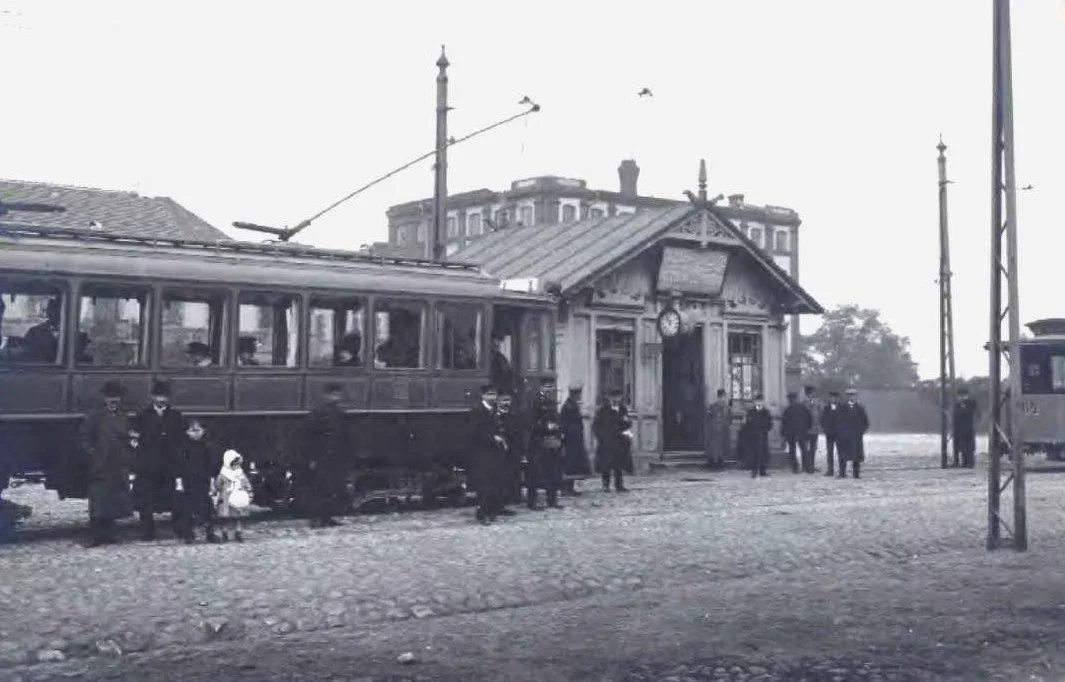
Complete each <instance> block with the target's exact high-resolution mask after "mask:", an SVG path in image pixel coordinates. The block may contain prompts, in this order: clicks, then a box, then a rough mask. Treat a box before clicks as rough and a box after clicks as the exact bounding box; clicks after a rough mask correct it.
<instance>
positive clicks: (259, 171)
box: [0, 0, 1065, 378]
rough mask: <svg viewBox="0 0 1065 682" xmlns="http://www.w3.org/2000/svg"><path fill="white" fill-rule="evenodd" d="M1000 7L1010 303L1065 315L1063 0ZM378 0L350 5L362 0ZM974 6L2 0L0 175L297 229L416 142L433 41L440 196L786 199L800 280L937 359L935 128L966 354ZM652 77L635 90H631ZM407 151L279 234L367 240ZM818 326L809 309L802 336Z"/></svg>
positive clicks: (987, 38)
mask: <svg viewBox="0 0 1065 682" xmlns="http://www.w3.org/2000/svg"><path fill="white" fill-rule="evenodd" d="M1012 6H1013V23H1012V28H1013V62H1014V69H1013V81H1014V83H1013V87H1014V112H1015V124H1014V125H1015V136H1016V147H1017V150H1016V169H1017V184H1018V185H1019V186H1022V187H1023V186H1026V185H1032V189H1031V190H1030V191H1022V192H1018V200H1017V201H1018V231H1019V243H1020V246H1019V267H1018V272H1019V273H1020V305H1019V310H1020V317H1021V321H1022V324H1023V323H1024V322H1027V321H1031V320H1034V319H1038V318H1042V317H1056V316H1061V317H1065V304H1063V303H1062V302H1061V300H1060V294H1059V290H1058V288H1057V287H1055V286H1053V284H1052V282H1054V274H1053V273H1054V272H1056V271H1057V269H1058V268H1060V267H1062V254H1063V253H1065V230H1062V227H1063V225H1062V223H1063V217H1062V215H1063V214H1062V212H1061V211H1060V210H1059V209H1058V206H1057V202H1056V201H1055V198H1054V197H1055V195H1056V194H1060V193H1061V191H1062V190H1063V189H1065V125H1063V123H1062V122H1063V121H1065V0H1023V1H1021V2H1014V3H1012ZM371 7H372V9H370V8H371ZM991 12H992V6H991V1H990V0H896V1H894V2H884V1H881V2H874V0H863V1H862V2H855V1H854V0H803V2H796V1H795V0H776V1H774V0H731V1H727V2H726V1H725V0H701V1H698V2H696V1H694V0H692V1H687V2H683V1H672V0H658V1H657V2H655V3H650V4H647V3H619V2H616V1H613V2H608V1H607V0H587V1H585V2H572V0H570V1H568V2H562V1H558V0H539V1H538V2H536V3H532V4H528V3H512V2H500V0H486V1H479V0H450V1H449V2H446V3H442V2H434V1H432V0H408V1H407V2H396V3H385V2H380V3H353V2H340V1H339V0H336V1H334V2H324V1H315V0H305V1H302V2H289V1H280V0H275V1H268V0H258V1H252V0H230V1H227V2H217V1H215V0H206V1H205V0H184V1H183V2H162V1H160V2H150V3H148V2H140V1H136V0H135V1H133V2H125V1H119V0H96V1H95V2H92V3H84V2H77V1H76V0H70V1H69V2H59V1H50V0H0V64H2V65H3V68H2V71H0V73H2V77H0V102H2V103H3V106H2V107H0V134H2V135H3V137H2V143H0V177H2V178H7V179H20V180H34V181H44V182H55V183H62V184H73V185H81V186H89V187H101V188H106V189H120V190H135V191H137V192H139V193H141V194H144V195H148V196H170V197H173V198H174V199H176V200H177V201H178V202H180V203H181V204H183V205H184V206H186V207H187V208H188V209H190V210H192V211H193V212H195V213H197V214H198V215H200V216H201V217H203V218H204V219H206V220H207V221H208V222H210V223H212V224H214V225H216V226H218V227H220V228H223V229H225V230H226V231H227V232H229V233H230V234H231V235H233V236H235V237H239V238H251V239H260V238H261V235H256V234H254V233H247V232H243V231H240V230H236V229H234V228H231V227H230V223H232V222H233V221H235V220H242V221H250V222H258V223H262V224H267V225H292V224H295V223H297V222H299V221H300V220H302V219H304V218H307V217H310V216H311V215H313V214H315V213H317V212H318V211H319V210H321V209H323V208H325V207H326V206H328V205H329V204H330V203H332V202H333V201H335V200H336V199H339V198H340V197H342V196H344V195H345V194H347V193H348V192H350V191H352V190H354V189H355V188H357V187H359V186H361V185H363V184H365V183H367V182H369V181H371V180H373V179H375V178H377V177H378V176H380V175H383V174H385V173H386V172H388V171H390V170H392V169H393V168H395V167H397V166H400V165H402V164H403V163H405V162H407V161H409V160H411V159H413V158H415V157H417V156H419V155H421V154H423V153H425V152H427V151H429V150H431V149H432V148H433V145H434V135H435V88H436V83H435V77H436V66H435V62H436V60H437V58H438V57H439V54H440V47H441V45H442V44H446V46H447V55H448V58H449V60H450V62H451V67H450V69H449V75H450V102H451V105H452V106H453V107H454V109H453V111H452V112H451V115H450V119H449V125H450V132H451V134H453V135H455V136H461V135H463V134H465V133H468V132H472V131H473V130H475V129H477V128H480V127H482V126H484V125H487V124H490V123H493V122H496V121H498V120H500V119H503V118H505V117H507V116H509V115H511V114H515V113H518V112H520V111H522V109H523V108H522V107H520V106H519V105H518V100H520V99H521V98H522V97H523V96H525V95H528V96H530V97H531V98H532V99H533V100H534V101H536V102H538V103H539V104H540V105H541V106H542V111H541V112H539V113H537V114H533V115H531V116H529V117H526V118H524V119H521V120H519V121H517V122H514V123H511V124H508V125H507V126H504V127H501V128H499V129H497V130H494V131H492V132H490V133H486V134H484V135H482V136H480V137H477V138H475V139H473V140H470V141H469V142H464V143H462V144H460V145H457V146H455V147H453V148H452V149H451V152H450V154H449V178H448V180H449V182H448V184H449V190H450V191H451V192H461V191H468V190H473V189H479V188H485V187H486V188H491V189H497V190H498V189H504V188H506V187H507V186H509V183H510V182H511V181H512V180H515V179H519V178H525V177H535V176H538V175H549V174H550V175H562V176H566V177H576V178H583V179H585V180H587V181H588V183H589V186H591V187H595V188H599V189H616V188H617V185H618V176H617V167H618V163H619V162H620V160H621V159H624V158H634V159H636V161H637V163H638V164H639V166H640V168H641V173H640V181H639V191H640V193H641V194H650V195H654V196H660V197H673V198H682V192H683V190H685V189H695V186H696V182H697V171H698V164H699V160H700V159H703V158H705V159H706V161H707V165H708V170H709V177H710V182H709V189H710V193H711V195H714V194H717V193H719V192H720V193H724V194H726V195H728V194H732V193H743V194H745V195H746V198H747V201H748V202H751V203H757V204H772V205H776V206H787V207H791V208H793V209H795V210H796V211H798V212H799V214H800V216H801V218H802V221H803V223H802V227H801V228H800V230H801V231H800V266H799V267H800V273H799V279H800V282H801V283H802V284H803V286H804V287H805V288H806V289H807V290H808V291H809V292H810V293H811V294H813V295H814V296H815V297H816V298H817V299H818V300H819V301H820V302H821V303H822V304H823V305H824V306H825V307H826V308H830V307H833V306H835V305H838V304H841V303H849V302H855V303H859V304H860V305H862V306H864V307H870V308H877V309H879V310H881V311H882V315H883V317H884V319H885V320H886V321H887V322H888V323H889V324H890V325H891V327H892V328H893V329H894V330H895V331H896V332H898V333H899V334H901V335H904V336H907V337H909V339H910V340H911V344H912V352H913V355H914V357H915V359H916V360H917V362H918V364H919V371H920V374H921V376H922V377H926V378H928V377H934V376H937V375H938V371H939V370H938V363H939V358H938V354H939V348H938V345H939V330H938V319H939V318H938V314H939V312H938V288H937V285H936V284H935V280H936V277H937V271H938V258H939V255H938V194H937V192H938V186H937V176H936V156H937V154H938V152H937V151H936V148H935V147H936V144H937V142H938V141H939V136H940V135H942V136H943V140H944V142H945V143H946V144H947V147H948V149H947V165H948V176H949V178H950V179H951V180H952V181H953V184H951V185H950V186H949V190H948V191H949V216H950V229H951V235H950V236H951V259H952V270H953V273H954V277H953V288H954V311H955V339H956V341H955V344H956V354H957V366H958V373H959V375H961V376H973V375H981V374H986V373H987V356H986V353H985V352H984V351H983V350H982V346H983V344H984V343H985V341H986V340H987V338H988V333H989V332H988V329H989V282H990V256H989V254H990V243H991V238H990V232H991V223H990V208H991V186H990V182H991V181H990V178H991V65H992V62H991V59H992V57H991V49H992V34H991ZM643 87H648V88H650V89H651V90H652V92H653V93H654V96H653V97H651V98H647V97H644V98H637V97H636V92H637V91H638V90H640V89H642V88H643ZM432 190H433V175H432V165H431V161H425V162H423V163H421V164H419V165H417V166H414V167H412V168H411V169H409V170H406V171H404V172H402V173H400V174H397V175H396V176H394V177H393V178H391V179H389V180H386V181H385V182H383V183H381V184H379V185H377V186H376V187H374V188H373V189H371V190H369V191H367V192H365V193H363V194H361V195H360V196H359V197H357V198H355V199H353V200H352V201H350V202H348V203H346V204H344V205H343V206H341V207H340V208H338V209H336V210H334V211H332V212H331V213H329V214H327V215H325V216H324V217H322V218H320V219H319V220H318V221H316V222H315V223H314V225H313V226H312V227H310V228H308V229H307V230H306V231H305V232H304V233H303V234H302V235H301V238H300V240H301V241H303V242H305V243H309V244H313V245H316V246H322V247H331V248H357V247H358V246H359V245H361V244H364V243H370V242H373V241H384V240H385V239H386V238H387V220H386V217H385V210H386V209H387V208H388V206H390V205H392V204H396V203H400V202H404V201H410V200H413V199H419V198H424V197H429V196H431V195H432ZM817 324H819V320H818V319H817V318H816V317H814V318H806V319H804V321H803V331H804V332H809V331H812V330H813V329H814V328H816V326H817Z"/></svg>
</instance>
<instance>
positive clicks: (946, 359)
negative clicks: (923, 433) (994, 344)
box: [936, 137, 955, 469]
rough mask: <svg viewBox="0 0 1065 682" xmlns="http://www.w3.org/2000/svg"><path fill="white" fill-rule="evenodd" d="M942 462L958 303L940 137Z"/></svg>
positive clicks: (941, 459)
mask: <svg viewBox="0 0 1065 682" xmlns="http://www.w3.org/2000/svg"><path fill="white" fill-rule="evenodd" d="M936 149H938V150H939V159H938V163H939V409H940V423H939V435H940V438H939V444H940V448H939V450H940V452H939V465H940V467H941V468H943V469H946V468H947V467H948V466H949V462H948V458H947V451H948V449H949V447H948V446H949V443H950V439H951V431H950V426H951V419H952V417H951V408H952V406H953V402H954V399H953V392H952V390H953V387H954V376H955V375H954V309H953V308H954V306H953V297H952V294H951V289H950V278H951V271H950V232H949V230H948V228H947V185H948V184H949V183H950V181H949V180H947V157H946V156H945V155H944V152H945V151H946V150H947V145H945V144H943V138H942V137H940V138H939V144H938V145H936Z"/></svg>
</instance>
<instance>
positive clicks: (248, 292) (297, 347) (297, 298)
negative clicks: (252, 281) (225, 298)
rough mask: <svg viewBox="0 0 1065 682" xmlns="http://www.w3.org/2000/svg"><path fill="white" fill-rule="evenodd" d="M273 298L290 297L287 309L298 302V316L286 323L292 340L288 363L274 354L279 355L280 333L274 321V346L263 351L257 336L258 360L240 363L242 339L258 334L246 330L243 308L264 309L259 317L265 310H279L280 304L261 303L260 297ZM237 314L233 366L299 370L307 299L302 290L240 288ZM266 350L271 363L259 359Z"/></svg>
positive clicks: (235, 318) (249, 369) (287, 354)
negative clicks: (251, 363)
mask: <svg viewBox="0 0 1065 682" xmlns="http://www.w3.org/2000/svg"><path fill="white" fill-rule="evenodd" d="M249 299H250V300H249ZM273 299H278V300H284V299H287V300H288V301H289V305H288V306H286V309H288V310H291V309H292V307H293V306H295V311H296V319H295V320H288V321H287V322H286V324H287V325H288V343H289V344H290V346H289V348H287V349H286V352H285V358H286V361H285V364H275V363H274V358H275V357H276V355H275V353H274V346H275V344H276V341H277V335H276V332H275V331H274V330H273V327H272V323H271V328H270V330H269V332H270V337H271V338H270V350H269V351H262V350H261V349H260V346H259V345H258V340H256V350H255V353H254V354H253V357H254V359H256V364H254V365H242V364H240V346H241V343H242V339H243V338H246V337H248V336H252V338H254V334H255V332H254V331H252V332H245V331H244V330H243V329H242V327H243V324H242V322H243V320H242V317H243V315H242V313H243V308H244V307H245V306H253V307H254V308H255V309H256V310H258V311H260V312H259V319H262V312H261V311H262V310H272V311H273V312H275V313H276V312H277V310H279V309H280V308H277V307H275V305H274V304H273V303H260V302H258V301H260V300H264V301H272V300H273ZM233 317H234V320H233V325H232V328H233V331H234V332H235V333H233V334H232V335H231V337H230V343H229V346H230V353H231V357H232V358H233V367H234V368H235V369H237V370H239V371H241V372H254V371H264V370H265V371H270V372H293V371H297V370H299V369H300V368H301V367H302V365H303V363H302V352H303V326H304V324H303V320H304V301H303V297H302V296H301V295H300V294H296V293H292V292H290V291H277V290H271V289H242V290H240V291H238V292H237V295H236V302H235V313H234V315H233ZM256 331H261V330H256ZM263 353H265V354H266V355H267V356H268V357H269V359H270V362H269V363H265V364H264V363H262V362H259V361H258V356H259V355H261V354H263Z"/></svg>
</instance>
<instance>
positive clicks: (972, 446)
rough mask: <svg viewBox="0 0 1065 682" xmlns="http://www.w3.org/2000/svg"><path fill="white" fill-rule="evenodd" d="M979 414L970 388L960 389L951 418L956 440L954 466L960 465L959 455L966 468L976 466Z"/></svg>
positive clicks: (952, 435) (952, 430) (953, 435)
mask: <svg viewBox="0 0 1065 682" xmlns="http://www.w3.org/2000/svg"><path fill="white" fill-rule="evenodd" d="M977 414H978V409H977V406H976V401H975V400H973V399H972V398H970V397H969V389H967V388H960V389H958V397H957V399H955V401H954V413H953V415H952V419H951V432H952V433H951V437H952V438H953V440H954V466H958V456H959V455H961V465H962V466H963V467H965V468H966V469H972V468H973V467H975V466H976V415H977Z"/></svg>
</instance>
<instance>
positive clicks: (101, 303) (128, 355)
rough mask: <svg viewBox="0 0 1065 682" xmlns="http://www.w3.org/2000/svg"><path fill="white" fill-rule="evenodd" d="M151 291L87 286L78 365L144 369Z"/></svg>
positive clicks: (81, 317) (76, 357)
mask: <svg viewBox="0 0 1065 682" xmlns="http://www.w3.org/2000/svg"><path fill="white" fill-rule="evenodd" d="M148 300H149V299H148V290H147V289H141V288H134V287H124V286H115V285H107V284H87V285H85V286H84V287H82V290H81V310H80V312H79V314H78V347H77V348H76V349H75V359H76V361H77V363H78V364H79V365H90V366H92V367H141V366H143V365H144V364H145V362H146V360H147V352H146V347H147V334H146V333H145V330H146V328H147V324H148V320H149V319H150V318H149V317H148Z"/></svg>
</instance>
